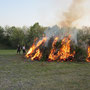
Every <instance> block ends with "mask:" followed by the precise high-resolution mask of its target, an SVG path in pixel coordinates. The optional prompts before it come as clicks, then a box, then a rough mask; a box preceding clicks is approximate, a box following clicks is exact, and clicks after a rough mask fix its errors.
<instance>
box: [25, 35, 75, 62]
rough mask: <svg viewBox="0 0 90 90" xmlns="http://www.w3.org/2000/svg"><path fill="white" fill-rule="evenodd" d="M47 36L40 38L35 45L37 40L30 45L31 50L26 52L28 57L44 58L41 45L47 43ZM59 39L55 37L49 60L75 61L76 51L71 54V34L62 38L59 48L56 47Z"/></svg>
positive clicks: (32, 58) (33, 58)
mask: <svg viewBox="0 0 90 90" xmlns="http://www.w3.org/2000/svg"><path fill="white" fill-rule="evenodd" d="M46 40H47V39H46V37H44V38H43V39H42V40H40V41H39V42H38V43H37V44H36V45H35V40H34V43H33V45H32V47H30V49H29V51H28V52H27V54H26V57H27V58H30V59H31V60H40V59H41V58H42V55H43V52H41V50H40V46H41V45H42V44H45V42H46ZM58 40H59V37H55V39H54V41H53V43H52V49H51V51H50V54H49V55H48V58H47V61H61V62H63V61H73V58H74V55H75V51H74V52H73V53H72V54H71V47H70V42H71V40H70V36H68V37H64V38H63V39H62V43H61V47H60V48H59V49H57V48H56V47H55V45H56V43H57V41H58Z"/></svg>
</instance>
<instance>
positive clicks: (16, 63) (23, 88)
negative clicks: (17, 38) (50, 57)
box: [0, 50, 90, 90]
mask: <svg viewBox="0 0 90 90" xmlns="http://www.w3.org/2000/svg"><path fill="white" fill-rule="evenodd" d="M0 90H90V63H86V62H84V63H74V62H64V63H61V62H59V63H58V62H38V61H34V62H32V61H30V60H29V59H26V58H25V57H24V56H23V55H17V54H16V51H15V50H0Z"/></svg>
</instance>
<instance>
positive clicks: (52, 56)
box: [49, 37, 58, 60]
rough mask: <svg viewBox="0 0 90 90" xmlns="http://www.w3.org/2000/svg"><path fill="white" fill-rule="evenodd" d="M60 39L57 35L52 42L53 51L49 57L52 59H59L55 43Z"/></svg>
mask: <svg viewBox="0 0 90 90" xmlns="http://www.w3.org/2000/svg"><path fill="white" fill-rule="evenodd" d="M57 41H58V37H56V38H55V39H54V41H53V44H52V49H51V52H50V55H49V59H50V60H56V59H57V57H58V56H57V55H54V53H55V51H56V49H55V44H56V42H57Z"/></svg>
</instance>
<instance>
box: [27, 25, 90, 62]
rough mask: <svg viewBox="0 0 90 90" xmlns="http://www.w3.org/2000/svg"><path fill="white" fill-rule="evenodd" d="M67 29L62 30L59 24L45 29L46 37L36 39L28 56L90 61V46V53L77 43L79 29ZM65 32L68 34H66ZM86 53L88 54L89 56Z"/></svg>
mask: <svg viewBox="0 0 90 90" xmlns="http://www.w3.org/2000/svg"><path fill="white" fill-rule="evenodd" d="M62 31H63V32H62ZM66 31H68V32H66ZM66 31H64V30H63V29H61V30H60V29H59V28H58V27H57V26H54V27H52V28H51V29H50V28H48V29H47V30H45V32H44V34H45V36H44V37H42V38H41V39H38V38H36V39H35V40H34V43H33V44H32V46H31V47H30V49H29V50H28V52H27V53H26V58H30V60H32V61H34V60H39V61H40V60H44V61H58V62H59V61H60V62H65V61H70V62H72V61H87V62H90V46H88V50H87V51H88V54H86V51H85V50H83V49H81V48H79V47H81V46H78V44H77V43H78V42H77V33H76V32H77V30H75V29H74V30H70V31H69V30H66ZM64 32H65V33H68V34H67V35H66V34H65V33H64ZM77 46H78V47H77ZM73 47H74V48H73ZM84 52H85V53H84ZM85 55H86V56H87V55H88V56H87V58H86V56H85Z"/></svg>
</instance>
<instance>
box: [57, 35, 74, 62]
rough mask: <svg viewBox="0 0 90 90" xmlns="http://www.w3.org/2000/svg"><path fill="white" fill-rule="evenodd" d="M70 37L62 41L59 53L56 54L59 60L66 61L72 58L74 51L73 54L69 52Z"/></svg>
mask: <svg viewBox="0 0 90 90" xmlns="http://www.w3.org/2000/svg"><path fill="white" fill-rule="evenodd" d="M70 42H71V40H70V36H69V37H65V38H64V39H63V40H62V43H61V44H62V48H61V49H60V51H59V52H58V54H59V55H60V60H64V61H65V60H66V59H68V58H69V57H74V54H75V51H74V52H73V54H71V52H70V49H71V48H70Z"/></svg>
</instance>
